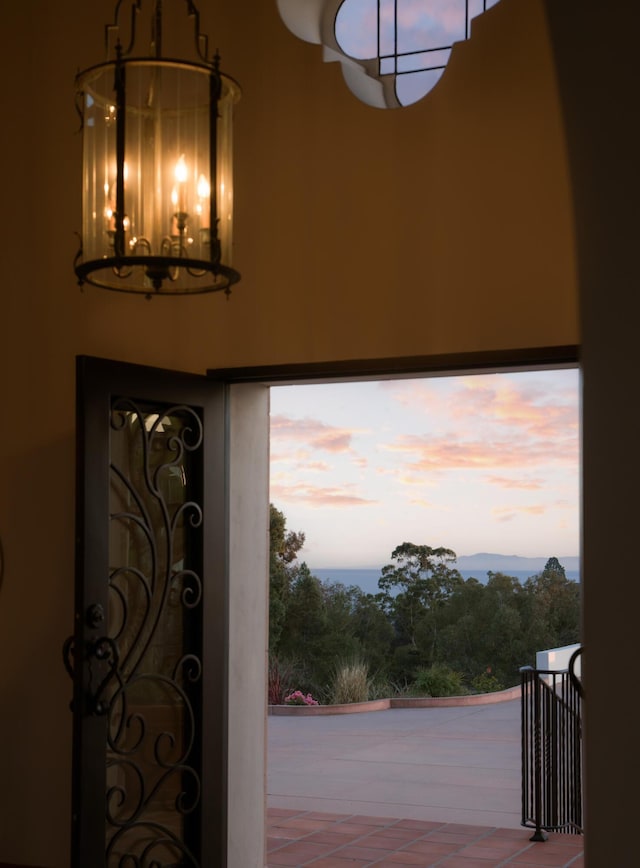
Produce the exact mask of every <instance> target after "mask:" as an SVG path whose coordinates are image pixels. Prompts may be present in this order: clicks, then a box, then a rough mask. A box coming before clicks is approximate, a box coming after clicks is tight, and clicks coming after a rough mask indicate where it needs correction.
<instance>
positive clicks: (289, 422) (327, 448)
mask: <svg viewBox="0 0 640 868" xmlns="http://www.w3.org/2000/svg"><path fill="white" fill-rule="evenodd" d="M355 433H358V429H357V428H337V427H335V426H333V425H326V424H325V423H324V422H320V421H319V420H318V419H309V418H306V419H292V418H291V417H289V416H272V417H271V440H272V442H273V441H275V443H276V444H279V443H281V442H301V443H304V444H305V445H306V446H308V447H309V449H319V450H322V451H324V452H349V451H350V449H351V438H352V437H353V435H354V434H355Z"/></svg>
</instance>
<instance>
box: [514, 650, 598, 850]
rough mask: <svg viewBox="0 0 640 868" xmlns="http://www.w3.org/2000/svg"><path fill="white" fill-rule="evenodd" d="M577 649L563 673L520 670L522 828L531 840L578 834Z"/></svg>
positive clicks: (579, 707) (579, 718)
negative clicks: (551, 834)
mask: <svg viewBox="0 0 640 868" xmlns="http://www.w3.org/2000/svg"><path fill="white" fill-rule="evenodd" d="M582 650H583V649H582V648H578V649H577V650H576V651H575V652H574V653H573V655H572V656H571V660H570V661H569V665H568V667H567V669H564V670H562V671H553V670H548V669H534V668H533V667H531V666H524V667H523V668H522V669H521V670H520V674H521V678H522V682H521V683H522V825H523V826H528V827H530V828H534V829H535V832H534V834H533V835H532V837H531V840H532V841H546V839H547V836H546V834H545V832H546V831H554V832H567V833H571V834H577V835H579V834H582V832H583V827H582V703H583V689H582V683H581V681H580V678H579V677H578V676H576V674H575V672H574V668H575V663H576V660H577V658H578V656H579V655H580V654H581V653H582Z"/></svg>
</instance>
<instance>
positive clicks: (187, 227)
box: [74, 0, 240, 298]
mask: <svg viewBox="0 0 640 868" xmlns="http://www.w3.org/2000/svg"><path fill="white" fill-rule="evenodd" d="M176 4H178V6H180V7H183V9H182V13H183V14H182V15H181V16H179V18H180V24H181V25H183V26H180V25H179V23H178V19H177V18H175V15H176V9H175V6H176ZM164 5H166V6H167V8H166V9H163V0H151V2H148V3H145V2H143V0H117V2H116V7H115V16H114V23H113V24H110V25H107V26H106V28H105V42H106V51H107V60H106V61H105V62H104V63H100V64H97V65H95V66H92V67H90V68H88V69H85V70H84V71H83V72H80V73H78V75H77V76H76V93H77V105H78V111H79V113H80V115H81V118H82V136H83V191H82V236H81V247H80V250H79V251H78V253H77V255H76V258H75V262H74V270H75V273H76V275H77V277H78V282H79V283H80V285H82V284H84V283H85V282H86V283H89V284H92V285H94V286H99V287H103V288H104V289H110V290H117V291H120V292H133V293H141V294H143V295H145V296H146V297H147V298H150V297H153V296H158V295H188V294H193V293H204V292H217V291H219V290H224V291H225V292H226V293H227V294H228V293H229V292H230V288H231V286H232V285H233V284H234V283H237V281H238V280H239V279H240V275H239V273H238V272H237V271H235V270H234V269H233V268H232V267H231V264H230V263H231V247H232V232H233V221H232V218H233V178H232V120H233V117H232V116H233V108H234V105H235V103H236V102H237V101H238V99H239V96H240V89H239V87H238V84H237V83H236V82H235V81H234V80H233V79H231V78H229V77H228V76H226V75H224V74H223V73H222V72H220V67H219V57H218V54H217V53H216V54H215V56H213V57H212V58H210V57H209V50H208V39H207V37H206V36H205V35H204V34H203V33H201V32H200V15H199V12H198V10H197V9H196V6H195V4H194V3H193V2H192V0H165V4H164ZM169 6H173V8H172V9H169ZM184 7H186V17H187V18H190V19H192V25H193V33H191V28H190V27H186V28H185V27H184V20H183V19H184V17H185V16H184V11H185V9H184ZM124 9H129V10H130V14H129V15H128V16H127V15H124V14H123V10H124ZM178 11H180V10H178ZM170 13H171V14H172V15H173V17H169V14H170ZM185 30H186V31H189V33H188V34H186V35H187V36H188V38H186V39H185V38H184V37H185V33H184V31H185ZM145 31H146V33H148V34H149V37H150V38H149V41H148V43H147V46H146V48H147V51H146V53H144V52H141V51H139V49H138V45H137V44H138V42H141V41H142V39H141V38H140V37H141V34H142V33H144V32H145ZM181 37H182V41H180V39H181ZM163 39H164V41H165V42H169V41H171V43H172V50H174V44H176V45H178V46H179V53H178V52H176V53H175V54H167V52H166V46H165V45H164V44H163ZM185 47H187V48H188V52H189V53H190V54H191V55H192V56H191V58H190V59H177V57H178V56H180V57H182V55H183V52H184V49H185Z"/></svg>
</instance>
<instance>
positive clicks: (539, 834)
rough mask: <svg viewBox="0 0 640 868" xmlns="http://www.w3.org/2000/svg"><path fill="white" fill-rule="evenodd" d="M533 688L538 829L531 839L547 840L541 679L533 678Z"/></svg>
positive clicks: (534, 786)
mask: <svg viewBox="0 0 640 868" xmlns="http://www.w3.org/2000/svg"><path fill="white" fill-rule="evenodd" d="M531 686H532V689H533V754H534V764H533V765H534V769H533V774H534V784H533V799H534V815H535V816H534V820H535V824H536V830H535V832H534V833H533V835H532V836H531V837H530V838H529V840H530V841H546V840H547V835H546V834H545V833H544V832H543V831H542V712H541V708H540V699H541V696H540V679H539V678H537V677H536V678H532V679H531Z"/></svg>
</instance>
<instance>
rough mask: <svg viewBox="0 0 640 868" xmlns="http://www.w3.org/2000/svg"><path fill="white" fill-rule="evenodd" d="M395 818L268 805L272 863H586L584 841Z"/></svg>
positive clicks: (552, 867)
mask: <svg viewBox="0 0 640 868" xmlns="http://www.w3.org/2000/svg"><path fill="white" fill-rule="evenodd" d="M531 835H532V830H531V829H526V828H522V829H498V828H493V827H484V826H470V825H462V824H460V823H437V822H429V821H426V820H402V819H397V818H395V817H368V816H363V815H348V814H330V813H324V812H317V811H296V810H289V809H286V808H269V811H268V831H267V868H302V866H305V868H306V866H308V865H309V866H314V868H370V866H371V868H372V866H376V868H399V866H402V865H413V866H420V868H430V866H445V868H498V866H504V865H511V866H520V868H543V866H544V868H568V866H571V868H584V857H583V844H584V839H583V838H582V836H579V835H559V834H549V838H548V840H547V841H545V842H544V843H537V842H536V843H534V842H532V841H530V840H529V839H530V837H531Z"/></svg>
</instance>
